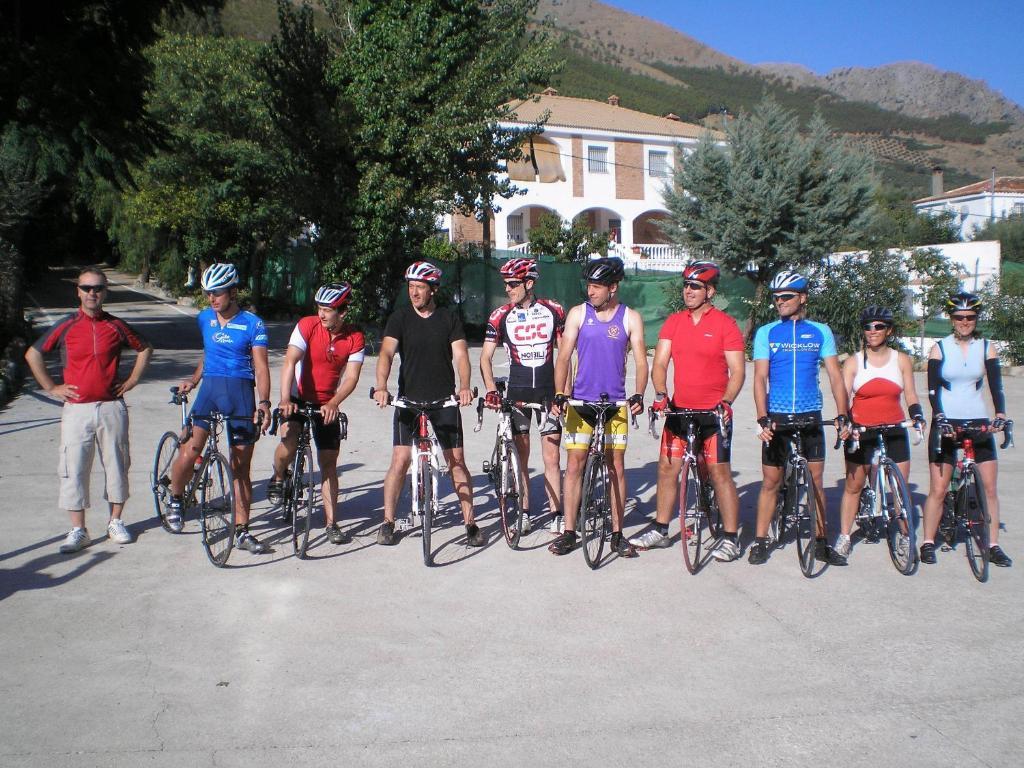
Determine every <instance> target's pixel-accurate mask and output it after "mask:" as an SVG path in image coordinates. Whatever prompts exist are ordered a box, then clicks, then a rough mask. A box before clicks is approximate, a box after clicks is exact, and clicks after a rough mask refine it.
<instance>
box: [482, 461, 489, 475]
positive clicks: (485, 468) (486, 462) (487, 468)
mask: <svg viewBox="0 0 1024 768" xmlns="http://www.w3.org/2000/svg"><path fill="white" fill-rule="evenodd" d="M490 471H491V462H489V461H485V462H484V464H483V472H484V474H485V475H486V474H489V473H490Z"/></svg>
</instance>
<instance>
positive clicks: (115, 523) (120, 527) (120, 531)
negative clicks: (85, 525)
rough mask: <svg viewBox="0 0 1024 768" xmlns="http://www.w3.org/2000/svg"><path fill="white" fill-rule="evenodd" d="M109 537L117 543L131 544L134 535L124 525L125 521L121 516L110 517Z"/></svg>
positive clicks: (108, 524)
mask: <svg viewBox="0 0 1024 768" xmlns="http://www.w3.org/2000/svg"><path fill="white" fill-rule="evenodd" d="M107 538H108V539H110V540H111V541H113V542H115V543H117V544H131V543H132V535H131V534H130V533H128V529H127V528H125V527H124V522H123V521H122V520H121V518H119V517H112V518H110V522H109V523H107Z"/></svg>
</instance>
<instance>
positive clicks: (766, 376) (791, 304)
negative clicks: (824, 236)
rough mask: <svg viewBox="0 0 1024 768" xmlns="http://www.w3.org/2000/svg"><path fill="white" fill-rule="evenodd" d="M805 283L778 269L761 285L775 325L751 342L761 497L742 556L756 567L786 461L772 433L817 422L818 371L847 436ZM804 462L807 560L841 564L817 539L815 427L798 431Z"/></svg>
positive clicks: (836, 383) (819, 468)
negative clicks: (809, 501) (812, 529)
mask: <svg viewBox="0 0 1024 768" xmlns="http://www.w3.org/2000/svg"><path fill="white" fill-rule="evenodd" d="M807 287H808V280H807V278H806V277H804V276H803V275H801V274H800V273H798V272H792V271H789V270H784V271H782V272H780V273H779V274H777V275H776V276H775V277H774V279H772V282H771V284H770V286H769V289H770V290H771V293H772V301H773V302H774V304H775V308H776V310H778V313H779V319H778V320H775V321H774V322H771V323H768V324H767V325H762V326H761V327H760V328H758V329H757V333H756V334H755V336H754V405H755V406H756V408H757V424H758V427H759V434H758V437H759V438H760V440H761V441H762V442H763V443H764V445H763V446H762V449H761V472H762V475H763V479H762V481H761V493H760V495H759V496H758V499H757V532H756V535H755V539H754V544H753V546H751V548H750V554H749V555H748V558H747V559H748V560H749V562H751V563H753V564H754V565H759V564H761V563H764V562H766V561H767V560H768V527H769V525H770V523H771V518H772V514H773V513H774V511H775V503H776V499H777V497H778V492H779V485H780V484H781V482H782V477H783V471H784V469H785V464H786V457H787V454H788V444H789V440H788V438H787V436H785V435H777V434H775V432H774V430H775V427H776V426H778V425H780V424H784V423H786V422H787V421H799V420H801V419H804V418H813V417H817V418H818V419H819V420H820V419H821V406H822V397H821V389H820V388H819V386H818V368H819V364H820V363H821V362H824V364H825V371H826V372H827V373H828V379H829V385H830V387H831V389H832V397H833V398H834V399H835V403H836V410H837V412H838V414H839V415H838V416H837V417H836V427H837V428H838V429H840V430H841V432H842V433H843V434H846V433H847V425H848V424H849V417H848V416H847V396H846V387H845V385H844V384H843V377H842V371H841V370H840V368H839V361H838V359H837V357H836V342H835V338H834V337H833V335H832V330H831V329H830V328H829V327H828V326H827V325H824V324H823V323H815V322H813V321H811V320H808V319H807V318H806V314H807ZM801 433H802V437H803V450H804V457H805V458H806V459H807V466H808V469H809V470H810V475H811V479H812V481H813V484H814V495H815V498H816V500H817V507H818V510H819V511H818V521H817V535H816V538H817V541H816V542H815V547H814V556H815V557H816V558H817V559H818V560H821V561H823V562H828V563H830V564H832V565H846V558H844V557H841V556H840V555H839V554H837V553H836V552H835V551H834V550H833V549H832V548H831V547H830V546H829V545H828V542H827V541H826V538H825V492H824V488H823V486H822V475H823V473H824V469H825V430H824V428H823V427H821V426H817V427H813V428H809V429H804V430H801Z"/></svg>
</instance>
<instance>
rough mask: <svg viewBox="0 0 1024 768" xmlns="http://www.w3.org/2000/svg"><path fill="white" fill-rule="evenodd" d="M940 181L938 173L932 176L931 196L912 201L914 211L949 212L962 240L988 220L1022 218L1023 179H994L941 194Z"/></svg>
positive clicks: (1000, 177)
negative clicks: (1009, 217) (1011, 217)
mask: <svg viewBox="0 0 1024 768" xmlns="http://www.w3.org/2000/svg"><path fill="white" fill-rule="evenodd" d="M941 179H942V176H941V173H936V176H935V177H934V178H933V184H932V195H931V196H930V197H924V198H921V199H920V200H915V201H914V208H915V209H917V210H918V211H920V212H922V213H930V214H940V213H946V212H948V213H952V214H953V216H954V219H953V221H954V222H956V223H957V224H958V225H959V227H960V237H961V238H962V239H964V240H967V239H968V238H970V237H971V235H972V234H974V231H975V230H976V229H979V228H980V227H982V226H984V225H985V224H986V223H987V222H989V221H996V220H998V219H1005V218H1006V217H1007V216H1024V176H998V177H996V178H993V179H986V180H985V181H976V182H975V183H973V184H968V185H967V186H964V187H957V188H956V189H951V190H949V191H948V192H943V191H942V189H941V183H942V182H941ZM936 185H937V186H938V189H936Z"/></svg>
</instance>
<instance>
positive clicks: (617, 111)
mask: <svg viewBox="0 0 1024 768" xmlns="http://www.w3.org/2000/svg"><path fill="white" fill-rule="evenodd" d="M507 106H509V107H510V108H511V109H512V111H513V112H514V113H515V115H516V117H517V118H518V120H519V121H520V122H524V123H526V122H533V121H534V120H536V119H537V118H539V117H540V116H541V115H542V114H544V112H545V111H550V113H551V114H550V116H549V117H548V120H547V123H546V125H550V126H558V127H560V128H592V129H597V130H601V131H614V132H616V133H637V134H654V135H657V136H672V137H675V138H685V139H697V138H700V137H701V136H703V135H704V134H705V133H706V132H707V129H706V128H705V127H704V126H702V125H694V124H693V123H684V122H682V121H681V120H673V119H670V118H667V117H658V116H657V115H649V114H647V113H646V112H637V111H636V110H633V109H626V108H625V107H614V106H612V105H611V104H607V103H605V102H603V101H593V100H592V99H577V98H574V97H571V96H555V95H551V94H541V95H539V96H537V97H536V100H535V99H527V100H526V101H519V102H509V103H508V105H507ZM711 135H712V136H714V137H715V138H716V139H723V138H724V136H723V135H722V133H721V132H719V131H711Z"/></svg>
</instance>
